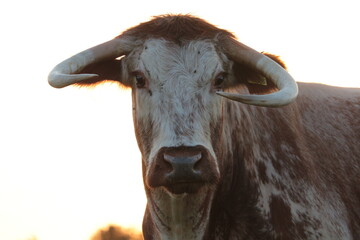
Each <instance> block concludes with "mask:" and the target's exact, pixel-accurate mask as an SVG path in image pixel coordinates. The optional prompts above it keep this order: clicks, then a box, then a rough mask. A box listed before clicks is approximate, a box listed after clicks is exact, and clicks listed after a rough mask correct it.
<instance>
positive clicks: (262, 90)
mask: <svg viewBox="0 0 360 240" xmlns="http://www.w3.org/2000/svg"><path fill="white" fill-rule="evenodd" d="M262 54H264V55H266V56H267V57H269V58H271V59H272V60H274V61H275V62H277V63H278V64H279V65H280V66H281V67H283V68H284V69H286V65H285V64H284V62H283V61H282V60H281V59H280V58H279V57H278V56H276V55H273V54H270V53H264V52H262ZM233 70H234V75H235V78H236V79H237V81H238V82H240V83H241V84H244V85H245V86H246V87H247V88H248V90H249V93H251V94H269V93H272V92H276V91H277V90H278V89H277V88H276V86H275V84H274V83H273V82H271V81H270V80H268V79H267V78H266V77H264V76H263V75H261V74H260V73H259V72H257V71H256V70H253V69H251V68H249V67H247V66H245V65H243V64H239V63H237V62H235V63H234V66H233Z"/></svg>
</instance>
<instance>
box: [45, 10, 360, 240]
mask: <svg viewBox="0 0 360 240" xmlns="http://www.w3.org/2000/svg"><path fill="white" fill-rule="evenodd" d="M224 39H225V40H224ZM229 39H230V40H229ZM102 46H105V47H102ZM102 46H100V48H98V47H96V48H95V49H92V50H91V51H90V52H88V51H87V52H84V53H80V54H79V55H76V56H75V57H72V58H71V59H70V60H66V61H65V62H64V63H61V64H60V65H59V66H57V67H56V68H55V69H54V70H53V71H52V73H51V74H50V78H49V81H50V83H51V84H52V85H53V86H55V87H63V86H66V85H69V84H72V83H76V84H80V85H87V84H93V83H96V82H99V81H102V80H104V79H112V80H115V81H118V82H120V83H121V84H122V85H125V86H128V87H131V88H132V98H133V118H134V126H135V133H136V137H137V141H138V145H139V149H140V151H141V154H142V163H143V178H144V186H145V191H146V195H147V199H148V204H147V207H146V212H145V216H144V221H143V233H144V238H145V239H147V240H149V239H172V240H176V239H187V240H192V239H193V240H195V239H206V240H211V239H219V240H220V239H224V240H225V239H248V240H249V239H256V240H259V239H357V238H358V237H359V236H360V204H359V203H360V188H359V185H360V179H359V176H360V175H359V174H360V169H359V168H360V164H359V157H360V149H359V148H358V146H359V141H360V122H359V121H360V120H359V119H358V116H360V97H359V96H360V90H358V89H342V88H336V87H329V86H325V85H319V84H305V83H302V84H299V87H300V95H299V97H298V98H297V100H296V101H295V102H293V103H292V104H290V105H288V106H285V107H282V108H265V107H258V106H252V105H245V104H241V103H238V102H234V101H231V100H235V101H241V102H244V103H247V104H253V105H260V106H280V105H285V104H288V103H289V102H290V101H293V100H294V96H295V95H296V94H297V87H296V86H294V84H293V83H292V82H291V78H290V77H288V75H286V74H287V73H284V72H283V69H282V68H281V67H280V66H279V65H277V64H275V65H274V63H273V61H271V60H269V59H268V58H265V57H263V56H260V55H258V54H257V53H254V55H253V50H249V48H248V47H244V46H242V45H241V44H240V43H238V42H236V41H234V40H233V36H232V35H231V34H230V33H228V32H227V31H225V30H221V29H218V28H216V27H214V26H212V25H210V24H208V23H206V22H204V21H203V20H200V19H197V18H193V17H190V16H162V17H159V18H155V19H154V20H152V21H150V22H147V23H143V24H140V25H139V26H137V27H134V28H132V29H130V30H128V31H126V32H124V33H123V34H122V35H120V36H119V38H118V39H115V40H114V41H111V42H110V43H106V44H105V45H102ZM99 49H100V50H101V51H100V50H99ZM112 49H113V50H112ZM113 52H115V53H113ZM93 55H96V56H97V55H101V57H99V58H96V57H92V56H93ZM119 55H125V57H123V58H122V59H120V60H116V59H115V58H116V57H118V56H119ZM249 56H253V57H249ZM267 56H268V57H270V58H272V59H273V60H275V61H276V62H278V64H280V65H281V66H283V67H284V65H283V63H282V62H281V61H280V60H279V59H278V58H276V57H274V56H273V55H270V54H267ZM79 59H80V60H79ZM87 59H90V60H87ZM94 59H95V60H94ZM96 59H99V60H96ZM74 62H75V63H74ZM84 62H86V64H84ZM87 62H88V63H87ZM73 69H75V70H73ZM85 73H86V74H85ZM92 73H96V74H97V75H93V74H92ZM77 75H79V77H78V76H77ZM59 76H60V77H59ZM74 76H75V77H74ZM53 79H55V80H53ZM58 79H60V80H58ZM284 89H287V90H284ZM289 89H290V90H289ZM219 91H220V93H219ZM223 91H224V92H225V91H226V93H224V92H223ZM279 93H280V94H279ZM218 94H219V95H221V96H224V97H227V98H229V99H231V100H229V99H225V98H222V97H220V96H219V95H218ZM249 94H258V95H257V96H256V97H255V98H254V97H252V96H253V95H250V98H248V97H246V96H245V95H249ZM267 94H269V95H268V96H269V97H268V98H267ZM244 96H245V97H244ZM279 96H280V97H279ZM284 96H285V97H286V96H288V100H286V101H282V98H283V97H284ZM239 99H240V100H239Z"/></svg>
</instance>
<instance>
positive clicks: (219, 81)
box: [214, 72, 226, 88]
mask: <svg viewBox="0 0 360 240" xmlns="http://www.w3.org/2000/svg"><path fill="white" fill-rule="evenodd" d="M225 78H226V73H224V72H222V73H219V74H218V75H217V76H216V78H215V81H214V87H215V88H220V87H221V84H222V83H223V82H224V80H225Z"/></svg>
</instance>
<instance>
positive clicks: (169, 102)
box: [127, 39, 225, 164]
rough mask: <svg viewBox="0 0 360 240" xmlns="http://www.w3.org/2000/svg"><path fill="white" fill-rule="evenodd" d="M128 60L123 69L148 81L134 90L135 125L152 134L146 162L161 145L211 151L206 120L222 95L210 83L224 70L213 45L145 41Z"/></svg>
mask: <svg viewBox="0 0 360 240" xmlns="http://www.w3.org/2000/svg"><path fill="white" fill-rule="evenodd" d="M222 57H223V56H222ZM129 60H130V61H131V63H130V61H129ZM127 64H128V67H127V68H128V71H130V72H134V71H135V72H141V73H142V74H143V75H144V76H145V78H146V79H147V82H146V84H145V87H144V88H136V87H134V89H133V91H134V92H133V97H134V99H133V101H134V107H135V108H136V113H135V116H134V117H135V119H134V121H135V125H136V126H135V128H136V129H137V130H138V131H139V129H141V128H143V129H148V130H149V131H148V132H147V133H146V134H151V143H146V144H150V152H149V155H150V156H147V158H148V159H147V161H151V159H152V158H153V157H154V156H155V155H156V153H157V151H158V150H159V149H160V148H162V147H176V146H182V145H183V146H195V145H203V146H204V147H206V148H207V149H208V150H209V151H210V153H211V154H213V155H214V153H213V149H212V147H211V140H210V138H211V134H210V131H211V129H210V123H211V122H214V121H216V120H217V118H218V117H219V115H220V110H221V107H220V103H221V98H220V97H218V96H217V95H216V94H215V89H214V87H213V84H214V79H215V77H216V75H217V74H219V73H221V72H224V71H225V69H224V67H223V61H222V59H221V58H220V56H219V54H218V53H217V52H216V49H215V47H214V45H213V44H212V43H211V42H210V41H190V42H189V43H187V44H184V45H181V46H180V45H177V44H175V43H171V42H168V41H165V40H160V39H150V40H148V41H146V42H145V44H144V45H143V48H142V49H141V52H140V53H138V54H133V56H132V57H131V58H130V59H128V63H127ZM150 125H151V126H150ZM150 129H151V132H150ZM140 138H141V139H140V141H144V140H145V139H144V138H142V137H140ZM138 140H139V139H138ZM145 141H147V140H145ZM148 141H150V140H149V139H148ZM146 164H149V162H147V163H146Z"/></svg>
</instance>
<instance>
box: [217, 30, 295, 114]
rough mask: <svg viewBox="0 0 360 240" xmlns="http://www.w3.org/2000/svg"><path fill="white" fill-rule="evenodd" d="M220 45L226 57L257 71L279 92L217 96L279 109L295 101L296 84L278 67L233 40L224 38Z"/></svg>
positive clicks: (221, 94) (263, 56)
mask: <svg viewBox="0 0 360 240" xmlns="http://www.w3.org/2000/svg"><path fill="white" fill-rule="evenodd" d="M221 44H222V45H223V47H224V50H225V53H226V55H227V56H228V57H230V58H231V59H233V60H234V61H237V62H241V63H244V64H246V65H248V66H250V67H251V68H253V69H256V70H258V71H259V72H260V73H261V74H262V75H263V76H265V77H266V78H268V79H270V80H271V81H272V82H273V83H274V84H275V86H276V87H277V88H278V89H279V91H278V92H274V93H270V94H266V95H244V94H234V93H226V92H217V94H218V95H220V96H223V97H226V98H229V99H231V100H234V101H238V102H242V103H246V104H250V105H257V106H265V107H281V106H284V105H287V104H289V103H291V102H293V101H294V100H295V98H296V97H297V95H298V87H297V84H296V82H295V80H294V79H293V78H292V77H291V76H290V74H289V73H288V72H287V71H286V70H285V69H283V68H282V67H281V66H280V65H278V64H277V63H276V62H274V61H273V60H271V59H270V58H268V57H267V56H265V55H263V54H261V53H259V52H257V51H255V50H254V49H252V48H250V47H248V46H246V45H244V44H242V43H240V42H238V41H236V40H235V39H233V38H229V37H226V38H224V39H222V40H221Z"/></svg>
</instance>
